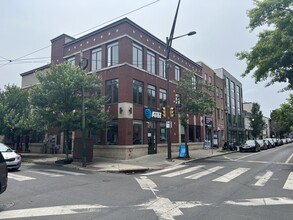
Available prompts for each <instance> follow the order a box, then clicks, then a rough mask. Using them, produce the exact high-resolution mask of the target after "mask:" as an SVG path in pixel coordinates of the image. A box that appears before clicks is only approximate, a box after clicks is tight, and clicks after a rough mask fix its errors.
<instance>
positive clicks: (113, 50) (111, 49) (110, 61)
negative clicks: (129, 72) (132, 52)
mask: <svg viewBox="0 0 293 220" xmlns="http://www.w3.org/2000/svg"><path fill="white" fill-rule="evenodd" d="M118 53H119V45H118V42H115V43H112V44H109V45H108V46H107V66H114V65H117V64H118V63H119V62H118V61H119V60H118V59H119V56H118Z"/></svg>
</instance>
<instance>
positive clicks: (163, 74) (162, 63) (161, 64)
mask: <svg viewBox="0 0 293 220" xmlns="http://www.w3.org/2000/svg"><path fill="white" fill-rule="evenodd" d="M159 76H161V77H163V78H166V72H165V59H163V58H161V57H160V58H159Z"/></svg>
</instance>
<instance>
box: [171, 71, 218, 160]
mask: <svg viewBox="0 0 293 220" xmlns="http://www.w3.org/2000/svg"><path fill="white" fill-rule="evenodd" d="M177 87H178V88H179V91H180V94H181V99H180V105H179V106H178V107H177V110H178V113H179V118H180V122H181V125H182V126H183V127H184V129H185V134H187V129H188V119H189V115H197V116H199V115H206V114H211V113H212V109H213V107H214V105H215V103H214V98H213V91H214V87H213V86H212V85H211V84H208V83H206V82H204V81H202V80H197V81H196V75H195V73H194V72H192V71H185V72H184V73H183V77H182V80H180V81H179V82H178V83H177ZM185 146H186V157H187V158H189V151H188V144H187V138H185Z"/></svg>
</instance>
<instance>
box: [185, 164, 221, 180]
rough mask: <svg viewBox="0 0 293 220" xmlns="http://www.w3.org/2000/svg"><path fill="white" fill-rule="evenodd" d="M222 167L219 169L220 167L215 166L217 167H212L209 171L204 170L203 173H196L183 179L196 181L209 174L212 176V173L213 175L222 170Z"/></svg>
mask: <svg viewBox="0 0 293 220" xmlns="http://www.w3.org/2000/svg"><path fill="white" fill-rule="evenodd" d="M222 168H224V167H221V166H217V167H213V168H211V169H208V170H205V171H202V172H199V173H196V174H193V175H190V176H187V177H185V178H186V179H193V180H196V179H199V178H201V177H203V176H207V175H209V174H212V173H215V172H216V171H218V170H220V169H222Z"/></svg>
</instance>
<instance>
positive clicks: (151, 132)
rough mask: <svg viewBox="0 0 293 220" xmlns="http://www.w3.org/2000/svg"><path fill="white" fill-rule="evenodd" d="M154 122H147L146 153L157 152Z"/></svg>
mask: <svg viewBox="0 0 293 220" xmlns="http://www.w3.org/2000/svg"><path fill="white" fill-rule="evenodd" d="M156 133H157V132H156V123H155V122H148V154H156V153H157V141H156Z"/></svg>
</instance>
